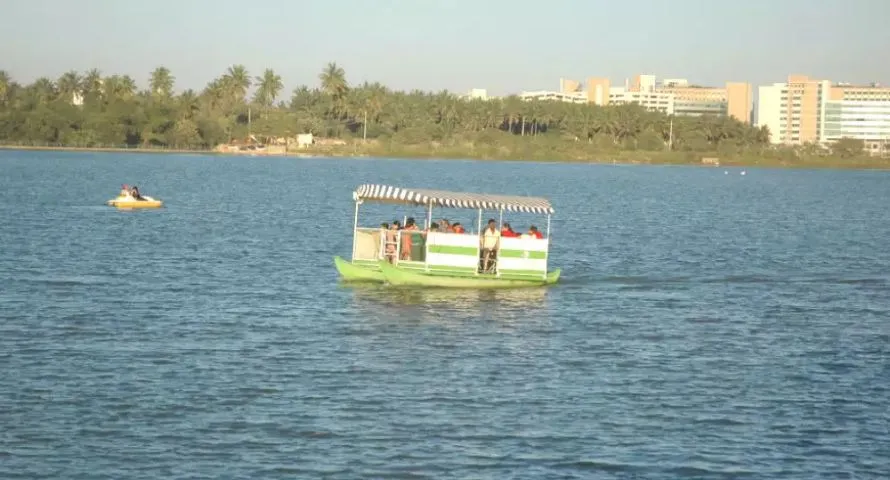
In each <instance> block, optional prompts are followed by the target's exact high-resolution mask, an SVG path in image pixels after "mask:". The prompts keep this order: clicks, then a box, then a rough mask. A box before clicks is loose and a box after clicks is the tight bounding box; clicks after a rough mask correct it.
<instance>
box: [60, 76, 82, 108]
mask: <svg viewBox="0 0 890 480" xmlns="http://www.w3.org/2000/svg"><path fill="white" fill-rule="evenodd" d="M56 85H57V86H58V92H59V98H62V99H63V100H65V101H67V102H71V101H73V100H74V98H75V97H76V96H79V95H81V94H82V92H83V80H82V79H81V76H80V74H79V73H77V72H76V71H74V70H71V71H70V72H67V73H65V74H63V75H62V76H61V77H59V81H58V82H56Z"/></svg>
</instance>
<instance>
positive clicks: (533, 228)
mask: <svg viewBox="0 0 890 480" xmlns="http://www.w3.org/2000/svg"><path fill="white" fill-rule="evenodd" d="M528 234H529V235H531V236H532V237H535V238H537V239H542V238H544V235H543V234H541V232H539V231H538V227H536V226H534V225H532V226H531V227H528Z"/></svg>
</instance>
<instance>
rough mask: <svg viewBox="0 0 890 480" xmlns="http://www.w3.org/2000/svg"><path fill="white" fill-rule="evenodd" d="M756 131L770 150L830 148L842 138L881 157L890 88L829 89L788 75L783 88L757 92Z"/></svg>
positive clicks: (887, 133) (889, 123)
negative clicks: (763, 133) (765, 136)
mask: <svg viewBox="0 0 890 480" xmlns="http://www.w3.org/2000/svg"><path fill="white" fill-rule="evenodd" d="M757 125H758V126H766V127H767V128H768V129H769V131H770V141H771V142H772V143H775V144H786V145H800V144H804V143H830V142H833V141H837V140H839V139H841V138H845V137H846V138H855V139H860V140H862V141H863V142H865V145H866V148H868V149H870V150H873V151H878V150H880V151H884V150H885V149H886V148H887V146H888V145H890V88H888V87H882V86H880V85H878V84H871V85H850V84H834V85H833V84H832V83H831V82H830V81H828V80H818V79H813V78H809V77H807V76H806V75H790V76H789V77H788V80H787V81H786V82H785V83H775V84H773V85H766V86H761V87H759V88H758V95H757Z"/></svg>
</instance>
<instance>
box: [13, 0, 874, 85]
mask: <svg viewBox="0 0 890 480" xmlns="http://www.w3.org/2000/svg"><path fill="white" fill-rule="evenodd" d="M888 59H890V0H847V1H843V2H842V1H829V0H742V1H733V2H727V1H719V0H711V1H704V0H701V1H698V0H635V1H619V0H610V1H601V0H574V1H572V0H545V1H537V2H536V1H532V0H512V1H506V0H475V1H470V0H440V1H433V0H327V1H324V0H290V1H287V0H252V1H234V0H151V1H140V0H5V2H4V5H3V9H2V13H0V69H3V70H7V71H9V73H10V74H11V75H12V76H13V77H14V78H16V79H17V80H19V81H22V82H28V81H31V80H33V79H34V78H36V77H39V76H49V77H52V78H56V77H58V76H59V75H61V74H62V73H63V72H65V71H67V70H71V69H75V70H80V71H83V70H88V69H90V68H93V67H96V68H99V69H100V70H102V72H103V73H104V74H112V73H122V74H123V73H126V74H130V75H132V76H133V77H134V78H136V80H137V82H139V84H140V85H145V83H146V81H147V78H148V72H150V71H151V70H152V69H153V68H154V67H156V66H158V65H164V66H166V67H168V68H170V69H171V70H172V71H173V74H174V76H175V77H176V84H177V85H176V86H177V89H183V88H195V89H200V88H203V87H204V86H205V85H206V84H207V82H208V81H210V80H211V79H212V78H213V77H216V76H218V75H219V74H221V73H222V72H223V71H224V70H225V69H226V68H227V67H228V66H229V65H232V64H236V63H241V64H244V65H245V66H246V67H247V68H248V70H249V71H250V73H251V74H253V75H258V74H260V73H261V71H262V69H264V68H268V67H271V68H273V69H275V70H276V71H277V72H278V73H279V74H280V75H281V76H282V77H283V79H284V83H285V87H286V89H287V90H288V91H290V90H291V89H292V88H294V87H296V86H298V85H301V84H308V85H316V84H317V83H318V73H319V72H320V71H321V69H322V68H323V67H324V65H325V64H326V63H327V62H330V61H336V62H337V63H338V64H340V65H341V66H342V67H343V68H344V69H345V71H346V75H347V79H348V80H349V81H350V82H361V81H363V80H370V81H375V80H376V81H381V82H383V83H385V84H387V85H389V86H391V87H394V88H400V89H413V88H420V89H436V90H438V89H443V88H447V89H449V90H452V91H457V92H463V91H465V90H467V89H469V88H472V87H478V88H487V89H488V90H489V92H490V93H494V94H503V93H510V92H518V91H520V90H538V89H556V88H558V86H559V83H558V82H559V78H560V77H566V78H574V79H583V78H585V77H590V76H605V77H609V78H611V79H612V81H613V82H623V81H624V78H626V77H629V76H632V75H634V74H636V73H651V74H655V75H657V76H658V77H659V78H665V77H668V78H676V77H680V78H688V79H689V80H690V81H693V82H695V83H700V84H705V85H719V84H722V83H723V82H725V81H727V80H730V81H748V82H751V83H754V84H767V83H773V82H781V81H784V79H785V78H786V76H787V75H788V74H789V73H802V74H808V75H811V76H816V77H820V78H827V79H831V80H835V81H849V82H867V81H880V82H882V83H886V84H890V60H888Z"/></svg>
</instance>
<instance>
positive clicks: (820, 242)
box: [0, 151, 890, 479]
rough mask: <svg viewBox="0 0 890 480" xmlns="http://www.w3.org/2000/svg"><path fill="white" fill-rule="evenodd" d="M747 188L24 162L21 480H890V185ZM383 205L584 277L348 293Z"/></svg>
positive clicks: (299, 165) (11, 329) (696, 173)
mask: <svg viewBox="0 0 890 480" xmlns="http://www.w3.org/2000/svg"><path fill="white" fill-rule="evenodd" d="M724 170H725V169H722V168H678V167H673V168H671V167H622V166H611V165H610V166H589V165H557V164H552V165H551V164H545V165H539V164H525V163H479V162H461V161H395V160H344V159H337V160H327V159H294V158H290V159H284V158H231V157H228V158H221V157H219V158H218V157H208V156H199V155H195V156H185V155H183V156H152V155H137V154H123V155H115V154H77V153H55V152H53V153H37V152H27V153H22V152H10V151H3V152H0V216H2V217H0V218H2V221H0V319H2V320H0V478H4V479H12V478H72V479H74V478H90V479H93V478H97V479H104V478H107V479H124V478H127V479H129V478H152V479H179V478H350V479H351V478H491V479H505V478H546V479H554V478H664V479H677V478H757V479H761V478H795V479H813V478H857V479H866V478H887V477H888V476H890V355H888V354H890V245H888V239H890V215H888V206H890V174H888V173H886V172H883V173H882V172H862V171H859V172H840V171H779V170H754V169H749V170H748V171H747V175H745V176H742V175H740V170H739V169H729V170H727V171H728V174H724ZM363 182H379V183H395V184H404V185H408V186H417V187H433V188H442V189H460V190H470V191H489V192H501V193H519V194H537V195H543V196H547V197H549V198H551V199H552V200H553V202H554V205H555V208H556V209H557V215H556V217H555V219H554V223H553V228H554V236H553V239H554V240H553V242H554V247H553V249H554V251H553V254H552V264H553V265H554V266H560V267H562V268H563V279H564V282H563V283H562V284H561V285H559V286H556V287H553V288H551V289H544V290H525V291H505V292H475V291H470V292H458V293H453V292H442V291H438V292H437V291H391V290H388V289H381V288H351V287H344V286H340V285H338V282H337V277H336V272H335V270H334V268H333V265H332V262H331V257H332V256H333V255H335V254H340V255H347V256H348V254H349V252H350V248H351V239H350V236H349V235H350V233H351V228H352V200H351V191H352V189H353V188H354V187H355V186H356V185H358V184H360V183H363ZM121 183H131V184H132V183H136V184H138V185H139V186H140V189H141V190H142V192H143V193H144V194H148V195H156V196H158V197H160V198H162V199H163V200H165V201H166V202H167V208H165V209H163V210H159V211H143V212H119V211H116V210H115V209H112V208H110V207H106V206H104V202H105V200H107V199H109V198H111V197H113V196H114V195H115V194H116V193H117V190H118V188H119V186H120V184H121ZM448 214H449V216H450V217H451V218H452V219H462V220H463V223H465V224H466V223H467V222H468V221H469V220H472V219H473V218H474V215H473V213H472V212H470V213H467V212H455V211H452V212H449V213H448ZM374 215H377V214H374ZM380 215H391V214H390V213H386V214H380ZM389 219H391V217H382V216H381V217H374V216H373V215H372V218H369V219H368V221H369V222H370V224H372V225H373V224H374V223H375V222H379V221H381V220H389ZM531 221H537V222H541V219H537V220H526V219H517V220H515V221H514V226H517V225H518V224H521V225H526V224H528V223H529V222H531Z"/></svg>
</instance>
